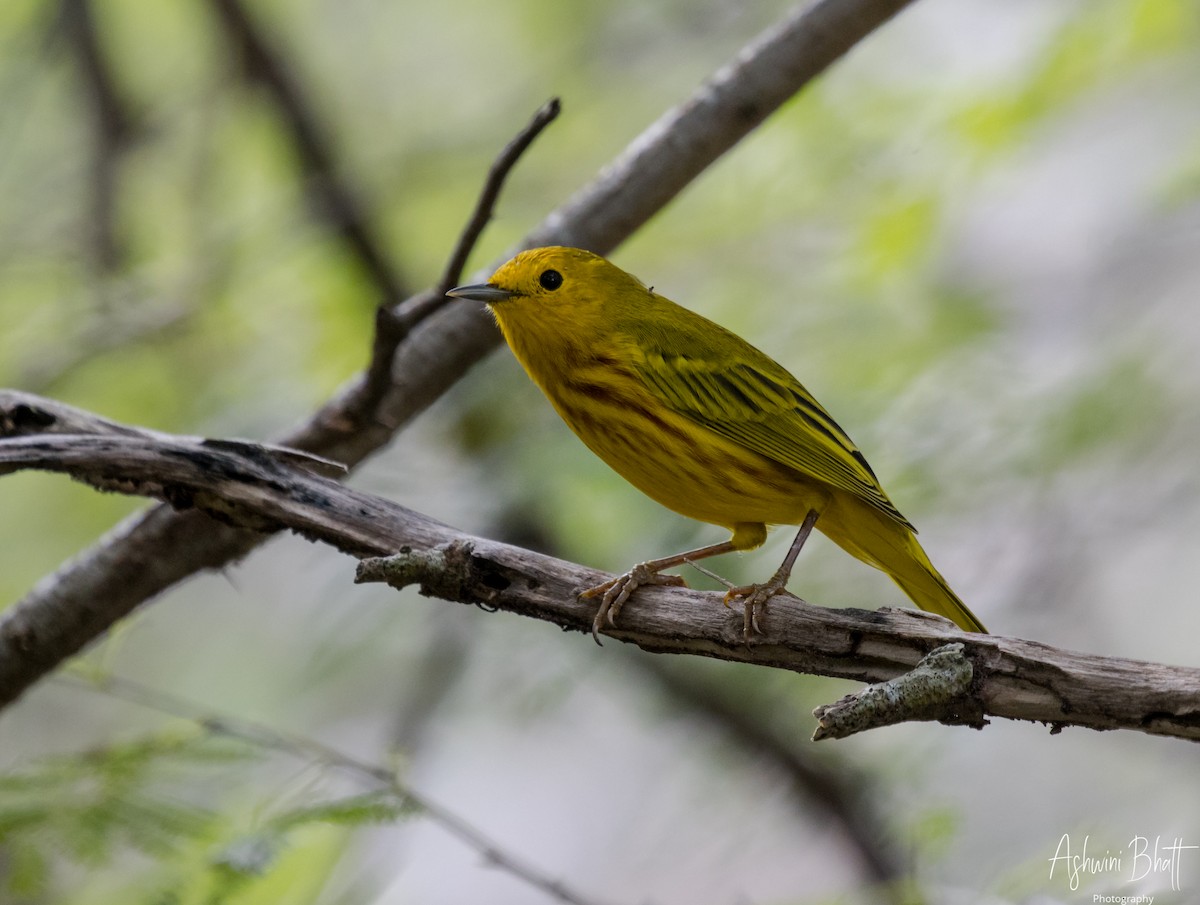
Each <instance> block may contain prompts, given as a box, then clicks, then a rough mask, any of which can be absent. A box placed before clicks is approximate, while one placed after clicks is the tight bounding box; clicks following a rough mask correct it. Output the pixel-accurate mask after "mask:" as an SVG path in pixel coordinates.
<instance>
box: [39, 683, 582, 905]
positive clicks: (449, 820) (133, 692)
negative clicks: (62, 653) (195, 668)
mask: <svg viewBox="0 0 1200 905" xmlns="http://www.w3.org/2000/svg"><path fill="white" fill-rule="evenodd" d="M56 678H57V680H58V681H60V682H62V683H63V684H66V685H71V686H73V687H75V688H83V689H87V690H90V691H99V692H102V693H104V694H107V695H110V696H112V697H114V698H119V699H120V700H123V701H128V702H130V703H133V704H137V705H139V706H142V707H147V708H149V709H151V710H153V711H155V712H157V713H160V714H164V715H166V716H172V717H177V718H180V719H185V720H190V721H191V722H194V723H196V724H197V725H199V726H200V727H202V728H203V729H205V730H206V731H208V732H210V733H212V734H213V735H219V736H223V737H225V738H231V739H235V740H236V741H239V742H244V743H245V744H247V745H251V746H252V747H255V748H259V749H263V750H269V751H275V752H278V753H280V754H285V755H287V756H288V757H293V758H296V759H297V760H301V761H305V762H307V763H312V764H316V765H317V766H320V767H323V768H325V769H329V770H340V771H342V772H344V773H349V774H351V775H352V776H356V777H358V778H359V779H360V780H367V781H368V782H370V783H372V784H375V785H378V786H382V787H383V788H384V789H386V790H387V791H389V792H391V793H392V794H394V795H395V796H396V797H397V798H400V799H403V800H404V801H406V802H407V803H409V804H411V805H412V806H413V808H415V809H416V810H417V811H419V812H420V813H421V814H423V815H424V816H425V817H427V818H429V820H430V821H431V822H432V823H434V824H436V825H438V826H440V827H441V828H442V829H443V830H445V831H446V832H447V833H449V834H450V835H451V836H453V837H454V838H455V839H457V840H458V841H459V842H461V843H462V844H463V845H465V846H467V847H468V848H470V849H473V850H474V851H475V852H477V853H478V854H479V856H480V857H481V858H482V860H483V862H484V863H485V864H487V865H490V866H492V867H495V868H497V869H498V870H501V871H503V872H504V873H506V874H509V875H511V876H513V877H515V878H517V879H518V880H520V881H521V882H523V883H525V884H526V885H528V886H531V887H533V888H534V889H537V890H540V891H541V892H543V893H545V894H546V895H548V896H550V897H551V898H553V899H555V900H556V901H558V902H564V903H566V905H597V903H596V901H595V900H594V899H589V898H587V897H585V896H583V895H581V894H580V893H578V892H575V891H574V890H572V889H571V888H570V887H569V886H567V884H566V883H564V882H563V881H562V880H559V879H557V878H555V877H552V876H550V875H549V874H547V873H546V872H544V871H542V870H540V869H539V868H536V867H534V866H533V865H531V864H529V863H527V862H526V861H525V860H524V859H523V858H521V857H519V856H517V855H514V854H512V853H511V852H510V851H508V850H507V849H506V848H505V847H504V846H503V845H501V844H500V843H498V842H496V841H495V840H493V839H491V838H490V837H488V836H487V835H486V834H485V833H484V832H483V831H482V830H480V829H478V828H476V827H475V826H474V824H472V823H471V822H470V821H468V820H467V819H466V818H464V817H461V816H459V815H458V814H456V813H455V812H454V811H452V810H451V809H449V808H447V807H445V806H444V805H442V804H440V803H438V802H435V801H433V800H431V799H430V798H428V797H426V796H425V795H423V794H420V793H418V792H414V791H413V790H412V788H410V787H409V786H406V785H404V784H403V783H402V782H400V779H399V777H398V776H397V775H396V773H395V771H394V770H392V769H390V768H388V767H384V766H380V765H378V764H373V763H369V762H367V761H364V760H360V759H358V758H356V757H352V756H350V755H349V754H345V753H343V752H341V751H339V750H337V749H336V748H333V747H331V746H329V745H326V744H323V743H322V742H318V741H317V740H315V739H311V738H307V737H305V736H301V735H295V734H293V733H289V732H284V731H282V730H280V729H275V728H274V727H272V726H268V725H266V724H264V723H257V722H253V721H251V720H243V719H238V718H237V717H231V716H228V715H225V714H220V713H215V712H213V711H211V710H209V709H207V708H204V707H201V706H200V705H198V704H195V703H192V702H191V701H188V700H185V699H184V698H182V697H179V696H177V695H173V694H170V693H169V692H165V691H162V690H161V689H158V688H151V687H150V686H148V685H143V684H142V683H140V682H135V681H132V680H130V679H122V678H119V677H116V676H105V677H102V678H96V679H84V678H81V677H77V676H71V675H64V676H61V677H56Z"/></svg>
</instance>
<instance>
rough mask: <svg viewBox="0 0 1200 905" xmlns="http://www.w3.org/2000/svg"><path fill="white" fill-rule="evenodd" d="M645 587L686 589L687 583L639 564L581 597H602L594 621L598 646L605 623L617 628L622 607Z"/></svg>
mask: <svg viewBox="0 0 1200 905" xmlns="http://www.w3.org/2000/svg"><path fill="white" fill-rule="evenodd" d="M645 585H670V586H674V587H686V586H687V582H685V581H684V580H683V579H682V578H681V577H680V576H678V575H663V574H662V573H660V572H655V571H654V570H653V569H651V568H650V567H649V566H648V564H647V563H644V562H643V563H638V564H637V565H636V566H634V567H633V568H632V569H630V570H629V571H628V572H626V573H625V574H624V575H618V576H617V577H616V578H610V579H609V580H608V581H606V582H604V584H599V585H596V587H594V588H588V589H587V590H586V591H584V592H583V593H582V594H580V595H579V596H580V597H581V598H588V599H590V598H592V597H600V606H599V607H598V608H597V610H596V618H594V619H593V620H592V638H593V639H594V640H595V642H596V643H597V644H599V643H600V632H601V630H602V629H604V628H605V623H607V624H608V625H610V626H615V625H616V624H617V621H616V620H617V616H618V615H619V614H620V612H621V607H623V606H624V605H625V601H626V600H628V599H629V595H630V594H632V593H633V592H634V591H636V590H637V589H638V588H640V587H643V586H645ZM601 595H603V596H601Z"/></svg>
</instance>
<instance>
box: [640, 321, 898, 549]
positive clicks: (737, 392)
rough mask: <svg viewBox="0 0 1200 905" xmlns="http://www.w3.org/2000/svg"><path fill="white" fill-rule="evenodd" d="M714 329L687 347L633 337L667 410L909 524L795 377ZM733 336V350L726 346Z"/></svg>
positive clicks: (643, 372) (643, 370)
mask: <svg viewBox="0 0 1200 905" xmlns="http://www.w3.org/2000/svg"><path fill="white" fill-rule="evenodd" d="M712 326H716V325H712ZM718 330H719V331H720V334H721V335H722V337H723V338H724V341H723V342H722V343H721V346H720V347H719V348H717V347H714V344H712V343H709V342H705V341H703V339H702V340H701V341H700V342H698V343H687V344H686V345H687V346H688V349H687V351H686V352H680V351H676V350H673V349H670V348H668V346H669V345H672V344H669V343H656V342H653V340H651V341H649V342H645V341H644V342H642V343H639V345H640V347H641V348H640V352H641V354H640V355H638V356H637V358H638V361H637V362H636V363H635V364H634V369H635V371H636V372H637V373H638V375H639V377H640V378H641V379H642V381H643V382H644V383H645V386H646V388H647V389H648V390H649V391H650V392H651V393H653V394H654V395H655V396H657V397H658V398H659V399H660V400H661V401H662V402H663V403H664V404H665V405H667V406H669V407H670V408H671V409H672V410H674V411H676V412H678V413H679V414H681V415H684V416H685V417H687V418H690V419H691V420H693V421H695V422H696V423H697V424H701V425H703V426H704V427H707V428H708V429H709V430H711V431H713V432H714V433H717V434H719V435H721V436H722V437H725V438H726V439H728V440H732V441H733V442H735V443H738V444H740V445H741V446H744V447H745V448H747V449H750V450H752V451H753V452H756V453H758V454H759V455H761V456H764V457H766V458H768V459H771V460H773V461H775V462H779V463H781V464H783V465H786V466H788V467H790V468H794V469H796V471H799V472H801V473H802V474H804V475H807V476H808V477H811V478H813V479H814V480H817V481H820V482H823V483H825V484H828V485H830V486H832V487H835V488H837V489H839V490H844V491H846V492H848V493H851V494H853V495H854V496H856V497H858V498H859V499H861V500H863V501H864V502H866V503H868V504H869V505H871V506H873V507H874V508H876V509H878V510H879V511H880V512H883V513H885V514H886V515H888V516H890V517H891V518H892V519H894V520H896V521H897V522H899V523H901V524H903V525H904V526H906V527H908V528H909V529H911V530H914V531H915V529H913V527H912V525H911V524H910V523H909V521H908V520H907V519H906V518H905V517H904V516H903V515H901V514H900V512H899V511H898V510H897V509H896V507H895V505H893V503H892V501H891V500H889V499H888V497H887V494H886V493H884V492H883V488H882V487H880V486H879V480H878V479H877V478H876V477H875V473H874V472H873V471H872V470H871V466H870V465H868V464H867V460H866V459H865V458H864V457H863V454H862V453H861V452H859V450H858V447H857V446H855V445H854V442H853V441H852V440H851V439H850V438H849V437H848V436H846V432H845V431H844V430H842V429H841V427H839V426H838V424H837V422H836V421H834V420H833V418H831V417H830V415H829V413H828V412H827V411H825V409H824V408H822V407H821V405H820V403H818V402H817V401H816V400H815V399H814V398H813V397H812V395H811V394H809V392H808V391H807V390H806V389H805V388H804V387H803V386H802V385H801V384H800V382H799V381H798V380H796V378H794V377H793V376H792V375H791V374H789V373H788V372H787V371H786V370H785V369H784V368H782V367H781V366H779V365H778V364H776V363H775V362H774V361H772V360H771V359H770V358H768V357H767V356H766V355H764V354H763V353H762V352H759V351H758V350H757V349H755V348H754V347H753V346H750V345H749V344H748V343H746V342H745V340H742V339H741V338H740V337H738V336H736V334H733V333H729V332H727V331H725V330H724V329H723V328H718ZM689 332H690V331H689ZM689 338H690V337H689ZM705 338H707V336H705ZM734 341H736V342H735V345H736V347H737V348H736V349H731V348H725V347H726V346H727V345H728V344H729V343H731V342H734ZM731 352H734V353H735V354H730V353H731ZM737 352H743V353H744V354H736V353H737Z"/></svg>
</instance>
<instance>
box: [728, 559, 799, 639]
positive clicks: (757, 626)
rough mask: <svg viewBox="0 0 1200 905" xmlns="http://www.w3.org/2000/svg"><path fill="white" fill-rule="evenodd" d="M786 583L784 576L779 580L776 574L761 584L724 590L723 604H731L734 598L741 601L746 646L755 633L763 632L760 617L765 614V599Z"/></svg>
mask: <svg viewBox="0 0 1200 905" xmlns="http://www.w3.org/2000/svg"><path fill="white" fill-rule="evenodd" d="M786 584H787V579H786V577H785V578H784V579H783V580H782V581H781V580H779V576H776V577H774V578H772V579H771V580H770V581H766V582H763V583H762V584H747V585H742V586H740V587H736V588H730V589H729V590H728V591H726V592H725V606H730V605H732V603H733V601H735V600H740V601H741V602H742V606H743V613H744V616H743V622H742V634H743V637H744V638H745V639H746V646H747V647H749V646H750V644H751V641H752V640H753V638H754V636H755V635H761V634H763V630H762V623H761V622H760V619H761V618H762V617H763V616H764V615H766V612H767V601H768V600H770V599H771V598H772V597H774V596H775V595H776V594H778V593H779V592H780V591H782V590H783V589H784V586H785V585H786Z"/></svg>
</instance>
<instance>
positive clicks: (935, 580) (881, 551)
mask: <svg viewBox="0 0 1200 905" xmlns="http://www.w3.org/2000/svg"><path fill="white" fill-rule="evenodd" d="M826 514H827V515H833V513H826ZM837 515H838V516H840V518H839V517H836V516H835V519H833V520H827V519H825V518H824V517H822V519H820V520H818V522H817V527H818V528H822V529H823V530H824V533H825V534H827V535H828V536H829V538H830V539H831V540H832V541H834V542H835V543H836V544H838V546H840V547H841V548H842V549H844V550H845V551H846V552H847V553H849V554H851V555H852V556H855V557H857V558H858V559H861V560H862V561H863V562H866V563H870V564H871V565H873V566H875V567H876V568H877V569H882V570H883V571H884V572H886V573H887V574H888V575H890V576H891V578H892V581H894V582H896V584H898V585H900V589H901V590H902V591H904V593H905V594H907V595H908V596H909V597H911V598H912V601H913V603H915V604H916V605H917V606H919V607H920V608H921V609H923V610H926V611H928V612H930V613H937V614H938V615H939V616H945V617H946V618H947V619H949V620H950V621H952V622H953V623H954V624H955V625H957V626H958V627H959V628H961V629H963V630H964V631H968V632H981V633H983V634H987V629H986V628H984V627H983V623H982V622H980V621H979V619H978V618H977V617H976V616H975V614H974V613H972V612H971V611H970V610H969V609H968V608H967V605H966V604H965V603H963V602H962V601H961V600H960V599H959V597H958V595H957V594H955V593H954V592H953V591H952V590H950V585H948V584H947V583H946V579H944V578H942V576H941V574H940V573H939V572H938V570H937V569H935V568H934V567H933V563H931V562H930V561H929V557H928V556H926V555H925V551H924V550H923V549H922V548H921V544H920V543H919V542H918V541H917V537H916V535H915V534H914V533H913V532H912V531H911V530H909V528H908V527H906V526H904V525H901V524H899V523H898V522H895V521H893V520H892V519H890V518H888V517H887V516H886V515H884V514H881V513H878V512H876V511H874V510H871V509H868V508H867V507H865V506H855V507H853V509H852V510H851V511H850V512H846V511H845V510H843V511H842V512H840V513H837ZM847 516H850V518H849V519H847ZM822 522H825V523H826V524H825V525H822ZM830 522H832V524H830Z"/></svg>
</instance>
